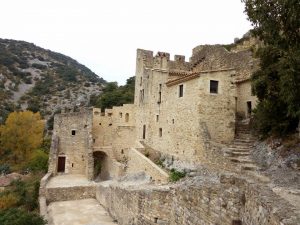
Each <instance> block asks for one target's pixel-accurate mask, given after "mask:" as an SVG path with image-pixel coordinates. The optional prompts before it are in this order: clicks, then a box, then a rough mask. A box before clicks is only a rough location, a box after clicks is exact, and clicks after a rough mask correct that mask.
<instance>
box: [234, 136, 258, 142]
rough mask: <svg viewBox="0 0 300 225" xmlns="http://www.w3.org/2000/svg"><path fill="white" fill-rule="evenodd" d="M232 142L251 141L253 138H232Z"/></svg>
mask: <svg viewBox="0 0 300 225" xmlns="http://www.w3.org/2000/svg"><path fill="white" fill-rule="evenodd" d="M233 141H234V142H244V143H253V142H254V140H252V139H250V138H240V137H238V138H234V139H233Z"/></svg>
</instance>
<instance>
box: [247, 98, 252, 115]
mask: <svg viewBox="0 0 300 225" xmlns="http://www.w3.org/2000/svg"><path fill="white" fill-rule="evenodd" d="M247 113H248V115H249V116H250V115H251V113H252V103H251V101H248V102H247Z"/></svg>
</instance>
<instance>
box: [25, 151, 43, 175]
mask: <svg viewBox="0 0 300 225" xmlns="http://www.w3.org/2000/svg"><path fill="white" fill-rule="evenodd" d="M26 168H28V169H29V170H30V171H32V172H47V169H48V154H47V153H46V152H45V151H43V150H41V149H38V150H36V151H35V152H34V153H33V154H32V156H31V158H30V160H29V162H28V164H27V165H26Z"/></svg>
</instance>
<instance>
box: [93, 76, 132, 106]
mask: <svg viewBox="0 0 300 225" xmlns="http://www.w3.org/2000/svg"><path fill="white" fill-rule="evenodd" d="M134 85H135V78H134V77H130V78H129V79H127V81H126V84H125V85H124V86H118V84H117V83H116V82H110V83H107V85H106V86H105V88H103V92H102V93H101V94H100V95H99V96H91V99H90V105H92V106H95V107H98V108H101V109H102V110H104V109H106V108H112V107H113V106H121V105H123V104H126V103H133V100H134Z"/></svg>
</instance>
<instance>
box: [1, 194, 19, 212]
mask: <svg viewBox="0 0 300 225" xmlns="http://www.w3.org/2000/svg"><path fill="white" fill-rule="evenodd" d="M17 203H18V198H17V197H16V196H15V195H14V194H12V193H9V194H7V195H3V196H0V209H1V210H5V209H8V208H11V207H13V206H15V205H16V204H17Z"/></svg>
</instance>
